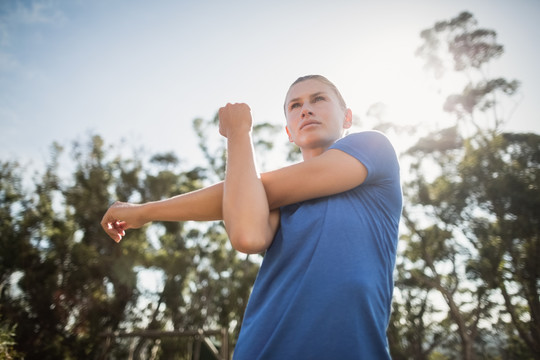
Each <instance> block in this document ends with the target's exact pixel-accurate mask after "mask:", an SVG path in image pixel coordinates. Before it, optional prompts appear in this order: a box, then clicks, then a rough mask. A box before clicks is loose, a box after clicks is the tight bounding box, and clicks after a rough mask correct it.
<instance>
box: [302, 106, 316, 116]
mask: <svg viewBox="0 0 540 360" xmlns="http://www.w3.org/2000/svg"><path fill="white" fill-rule="evenodd" d="M307 115H313V112H312V111H311V107H310V106H309V105H304V106H302V117H306V116H307Z"/></svg>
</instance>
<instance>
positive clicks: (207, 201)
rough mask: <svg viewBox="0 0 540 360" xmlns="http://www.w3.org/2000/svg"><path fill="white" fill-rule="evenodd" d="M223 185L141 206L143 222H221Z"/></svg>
mask: <svg viewBox="0 0 540 360" xmlns="http://www.w3.org/2000/svg"><path fill="white" fill-rule="evenodd" d="M222 198H223V183H222V182H220V183H217V184H215V185H212V186H209V187H206V188H204V189H201V190H196V191H193V192H190V193H186V194H182V195H178V196H175V197H172V198H169V199H165V200H160V201H153V202H149V203H146V204H144V205H142V209H141V211H142V213H143V215H142V216H143V217H144V219H145V222H150V221H189V220H194V221H212V220H222V219H223V214H222V206H221V204H222Z"/></svg>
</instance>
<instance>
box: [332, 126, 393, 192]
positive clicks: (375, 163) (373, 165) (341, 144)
mask: <svg viewBox="0 0 540 360" xmlns="http://www.w3.org/2000/svg"><path fill="white" fill-rule="evenodd" d="M330 149H337V150H341V151H343V152H345V153H347V154H349V155H351V156H353V157H354V158H356V159H357V160H358V161H360V162H361V163H362V164H363V165H364V166H365V167H366V169H367V171H368V176H367V178H366V180H365V182H364V183H366V184H369V183H374V182H380V181H384V180H385V179H392V178H395V176H396V173H397V174H399V162H398V159H397V156H396V152H395V150H394V147H393V146H392V144H391V143H390V140H388V138H387V137H386V136H385V135H384V134H383V133H381V132H379V131H363V132H358V133H353V134H350V135H347V136H345V137H344V138H342V139H340V140H338V141H336V142H335V143H334V144H333V145H332V146H331V147H330Z"/></svg>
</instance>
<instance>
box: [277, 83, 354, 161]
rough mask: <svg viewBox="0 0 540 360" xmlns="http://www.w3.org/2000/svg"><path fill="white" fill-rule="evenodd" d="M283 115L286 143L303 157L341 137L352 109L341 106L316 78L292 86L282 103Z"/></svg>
mask: <svg viewBox="0 0 540 360" xmlns="http://www.w3.org/2000/svg"><path fill="white" fill-rule="evenodd" d="M285 115H286V117H287V128H286V129H287V134H288V135H289V140H290V141H291V142H294V143H295V144H296V145H297V146H298V147H300V149H301V150H302V153H303V154H305V151H310V150H313V151H317V152H318V151H320V153H322V152H323V151H325V150H326V149H327V148H328V147H329V146H330V145H332V144H333V143H334V142H335V141H336V140H338V139H339V138H341V136H342V134H343V130H344V129H347V128H349V127H350V126H351V121H352V113H351V110H350V109H344V108H343V106H341V105H340V102H339V100H338V97H337V95H336V94H335V92H334V91H333V90H332V88H330V87H329V86H328V85H326V84H324V83H322V82H320V81H318V80H315V79H309V80H305V81H302V82H300V83H297V84H295V85H293V86H292V87H291V89H290V90H289V93H288V94H287V98H286V100H285ZM314 155H318V153H317V154H314ZM304 157H305V156H304Z"/></svg>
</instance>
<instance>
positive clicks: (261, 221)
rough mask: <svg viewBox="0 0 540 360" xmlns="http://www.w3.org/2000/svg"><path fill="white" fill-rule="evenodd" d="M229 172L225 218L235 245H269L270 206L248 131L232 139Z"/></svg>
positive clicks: (249, 248)
mask: <svg viewBox="0 0 540 360" xmlns="http://www.w3.org/2000/svg"><path fill="white" fill-rule="evenodd" d="M227 153H228V156H227V174H226V177H225V185H224V191H223V219H224V221H225V225H226V228H227V233H228V234H229V238H230V239H231V242H232V243H233V246H235V248H237V249H239V250H241V251H245V252H253V251H257V250H258V249H259V248H260V250H259V251H262V250H263V249H264V248H265V247H266V245H267V244H266V242H267V238H266V236H265V235H266V228H267V227H268V219H269V213H270V212H269V208H268V201H267V198H266V192H265V189H264V186H263V183H262V181H261V179H260V177H259V174H258V173H257V169H256V167H255V159H254V153H253V146H252V143H251V137H250V136H249V134H248V133H246V134H242V135H241V136H236V137H234V138H229V139H228V146H227Z"/></svg>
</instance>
